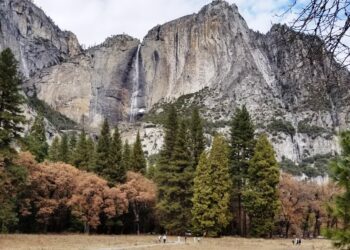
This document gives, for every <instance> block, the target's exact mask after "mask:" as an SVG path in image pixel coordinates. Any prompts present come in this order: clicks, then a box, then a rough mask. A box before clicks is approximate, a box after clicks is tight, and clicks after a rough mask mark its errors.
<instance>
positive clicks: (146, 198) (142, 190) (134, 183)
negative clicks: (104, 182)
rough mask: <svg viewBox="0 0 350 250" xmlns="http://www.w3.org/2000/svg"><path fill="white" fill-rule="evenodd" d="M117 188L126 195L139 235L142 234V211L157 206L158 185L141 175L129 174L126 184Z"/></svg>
mask: <svg viewBox="0 0 350 250" xmlns="http://www.w3.org/2000/svg"><path fill="white" fill-rule="evenodd" d="M117 188H118V189H119V190H120V192H121V193H124V194H126V197H127V199H128V202H129V207H130V209H131V211H132V213H133V215H134V221H135V224H136V231H137V234H140V211H141V209H143V208H149V207H152V206H153V205H154V204H155V202H156V196H157V195H156V193H157V188H156V185H155V184H154V182H153V181H151V180H149V179H147V178H146V177H144V176H143V175H142V174H140V173H134V172H127V180H126V183H124V184H122V185H118V186H117Z"/></svg>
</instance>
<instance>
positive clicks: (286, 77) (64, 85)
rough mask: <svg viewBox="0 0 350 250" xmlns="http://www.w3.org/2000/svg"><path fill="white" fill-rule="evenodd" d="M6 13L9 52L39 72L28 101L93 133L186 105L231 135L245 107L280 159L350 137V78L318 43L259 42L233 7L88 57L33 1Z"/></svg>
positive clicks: (287, 36)
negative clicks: (105, 123)
mask: <svg viewBox="0 0 350 250" xmlns="http://www.w3.org/2000/svg"><path fill="white" fill-rule="evenodd" d="M0 3H1V6H0V9H1V14H2V16H5V17H4V18H2V19H1V33H0V35H1V36H0V46H1V48H2V47H5V46H9V47H11V48H12V49H13V50H14V51H15V53H16V55H17V56H18V58H19V60H20V61H21V66H22V69H23V71H24V72H26V73H27V75H29V74H31V72H36V73H35V74H34V75H33V76H32V77H31V79H30V80H29V81H28V82H27V83H26V88H27V92H28V94H30V95H32V94H33V93H34V91H35V92H36V94H37V96H38V97H39V98H40V99H42V100H44V101H45V102H47V103H48V104H50V105H51V106H52V107H53V108H54V109H56V110H58V111H60V112H62V113H63V114H65V115H66V116H68V117H70V118H71V119H73V120H75V121H77V122H80V123H84V125H85V126H86V127H90V128H91V129H96V128H98V127H99V125H100V124H101V121H102V119H103V118H104V117H106V118H108V119H109V121H110V122H111V123H112V124H113V125H114V124H116V123H117V122H119V121H124V122H125V121H130V120H131V121H135V120H138V116H139V115H142V114H143V113H144V112H148V113H149V114H151V113H154V114H158V113H160V112H161V110H162V103H164V102H170V101H177V102H179V100H181V105H182V106H183V107H184V108H185V109H186V108H190V107H191V105H193V104H195V105H197V106H199V107H200V109H201V112H202V114H203V116H204V117H205V119H206V120H207V121H209V122H211V123H212V124H214V125H215V127H216V128H219V130H220V131H222V132H225V131H226V132H227V131H228V130H227V129H228V127H227V124H228V120H229V118H230V116H231V115H232V114H233V112H234V110H235V108H236V107H239V106H241V105H246V106H247V108H248V109H249V111H250V113H251V114H252V116H253V118H254V120H255V123H256V127H257V129H258V131H265V132H268V133H269V135H270V138H271V141H272V142H273V144H274V145H275V149H276V151H277V154H278V156H279V158H281V157H282V156H286V157H287V158H289V159H292V160H294V161H300V160H301V159H303V158H306V157H309V156H314V155H317V154H326V153H335V152H338V151H339V148H338V143H337V139H336V136H335V132H336V131H339V130H341V129H345V128H349V124H350V122H349V114H350V102H349V101H350V100H349V99H350V90H349V88H348V85H349V83H350V74H349V72H348V71H346V70H340V71H334V70H333V69H332V67H331V66H332V64H331V62H332V61H331V59H330V58H329V57H328V56H327V55H326V53H325V52H324V51H323V50H322V49H320V50H319V51H317V52H316V53H313V54H314V55H317V57H315V56H314V57H310V53H309V52H310V49H315V48H316V47H317V48H318V46H311V48H310V45H314V44H319V41H317V40H316V39H314V38H312V37H308V36H306V35H298V34H295V33H293V32H291V31H290V30H289V29H288V28H287V27H285V26H281V25H275V26H273V27H272V29H271V30H270V31H269V32H268V33H267V34H260V33H257V32H253V31H252V30H250V29H249V28H248V26H247V24H246V22H245V21H244V19H243V18H242V17H241V15H240V14H239V12H238V9H237V7H236V6H235V5H229V4H228V3H227V2H225V1H221V0H217V1H213V2H212V3H210V4H209V5H207V6H205V7H203V8H202V9H201V10H200V11H199V12H198V13H197V14H193V15H189V16H185V17H182V18H179V19H177V20H174V21H171V22H169V23H166V24H164V25H160V26H156V27H154V28H153V29H151V30H150V31H149V33H148V34H147V36H146V37H145V38H144V40H143V41H142V44H141V45H140V42H139V41H138V40H137V39H134V38H132V37H129V36H126V35H120V36H115V37H111V38H109V39H107V40H106V41H105V42H104V43H103V44H101V45H99V46H96V47H93V48H90V49H88V50H85V51H81V49H80V46H79V44H78V43H77V41H76V39H75V37H74V35H72V34H71V33H68V32H62V31H60V30H59V29H58V28H57V27H56V26H55V25H54V24H53V23H52V22H51V21H50V19H49V18H47V17H46V16H45V15H44V13H43V12H42V11H41V10H40V9H38V8H36V7H35V6H34V5H33V4H31V3H30V2H29V1H19V0H17V1H15V0H13V1H10V0H0ZM3 19H4V21H2V20H3ZM50 65H53V66H51V67H48V66H50ZM179 97H180V99H178V98H179ZM152 129H153V128H152ZM152 129H148V130H145V131H146V132H145V134H147V137H148V139H149V141H151V142H152V145H151V147H148V146H146V148H147V149H148V150H149V151H152V153H153V152H156V147H158V148H160V146H161V140H158V139H157V138H158V137H159V136H156V137H157V138H155V137H152V136H151V135H150V134H152V131H153V130H154V129H153V130H152ZM156 130H157V135H159V129H158V128H157V129H156ZM156 130H154V131H156ZM130 134H133V133H132V132H130ZM146 139H147V138H146ZM145 141H147V140H145ZM155 145H156V146H155Z"/></svg>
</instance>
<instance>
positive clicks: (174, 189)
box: [157, 121, 194, 234]
mask: <svg viewBox="0 0 350 250" xmlns="http://www.w3.org/2000/svg"><path fill="white" fill-rule="evenodd" d="M188 141H189V135H188V130H187V126H186V123H185V122H184V121H181V123H180V125H179V129H178V136H177V138H176V141H175V145H174V152H173V155H172V158H171V159H170V163H169V167H168V172H167V173H166V176H167V177H168V179H167V182H166V183H165V182H164V183H163V185H162V186H160V187H159V191H160V192H162V199H161V200H160V201H159V203H158V205H157V209H158V214H159V217H160V221H161V224H162V226H164V228H166V229H167V230H168V231H169V232H171V233H177V234H181V233H184V232H185V231H186V230H188V229H189V228H190V225H191V208H192V200H191V199H192V195H193V189H192V188H193V176H194V167H193V161H192V156H191V151H190V145H189V144H188ZM163 174H164V173H163Z"/></svg>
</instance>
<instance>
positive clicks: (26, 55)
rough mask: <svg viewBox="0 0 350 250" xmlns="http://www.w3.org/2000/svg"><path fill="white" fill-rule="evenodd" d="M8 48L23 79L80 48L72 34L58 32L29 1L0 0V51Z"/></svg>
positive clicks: (77, 52) (49, 20)
mask: <svg viewBox="0 0 350 250" xmlns="http://www.w3.org/2000/svg"><path fill="white" fill-rule="evenodd" d="M4 48H10V49H11V50H12V52H13V53H14V54H15V56H16V58H17V60H18V61H19V63H20V68H21V70H22V72H23V74H24V75H25V76H27V77H29V76H30V75H32V74H33V73H35V72H36V71H38V70H40V69H42V68H45V67H49V66H52V65H55V64H57V63H60V62H62V61H63V60H65V59H67V58H68V57H69V56H73V55H76V54H79V53H80V52H81V48H80V45H79V42H78V40H77V38H76V36H75V35H74V34H73V33H72V32H68V31H61V30H60V29H59V28H58V27H57V26H56V25H55V24H54V23H53V21H52V20H51V19H50V18H49V17H47V16H46V15H45V13H44V12H43V11H42V10H41V9H40V8H38V7H37V6H35V5H34V4H33V3H32V2H31V1H29V0H0V50H3V49H4Z"/></svg>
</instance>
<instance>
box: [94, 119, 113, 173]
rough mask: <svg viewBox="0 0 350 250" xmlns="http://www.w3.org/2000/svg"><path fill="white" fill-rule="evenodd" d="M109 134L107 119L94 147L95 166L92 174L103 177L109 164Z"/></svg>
mask: <svg viewBox="0 0 350 250" xmlns="http://www.w3.org/2000/svg"><path fill="white" fill-rule="evenodd" d="M110 145H111V132H110V129H109V124H108V121H107V119H105V120H104V122H103V125H102V129H101V132H100V136H99V138H98V141H97V147H96V166H95V168H94V172H95V173H97V174H99V175H101V176H102V175H103V171H104V169H106V168H108V167H109V165H110V164H111V161H110Z"/></svg>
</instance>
